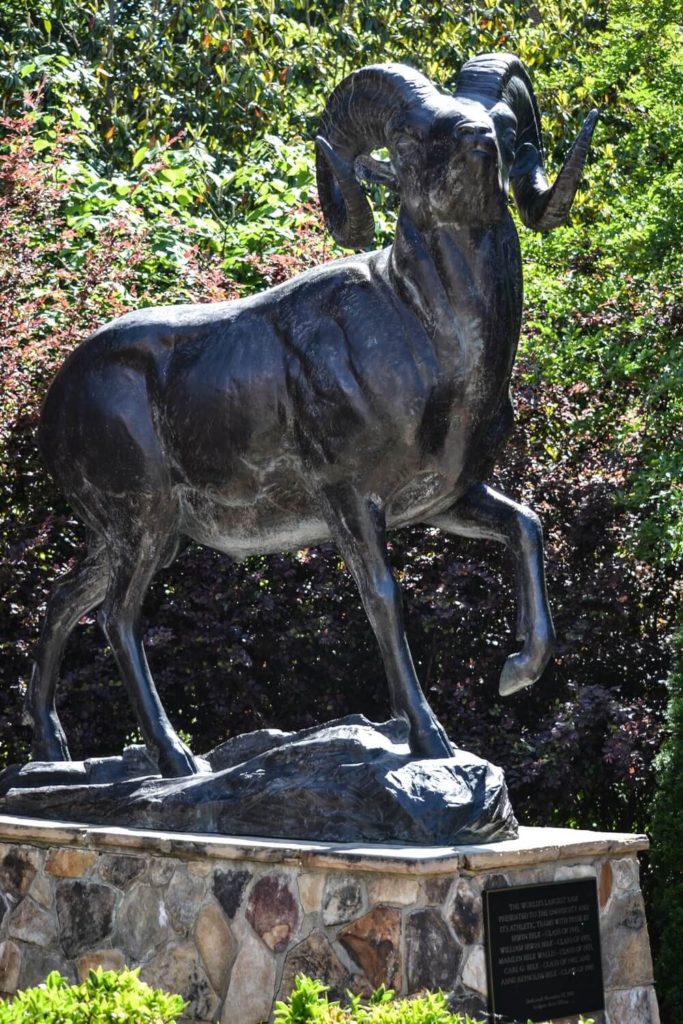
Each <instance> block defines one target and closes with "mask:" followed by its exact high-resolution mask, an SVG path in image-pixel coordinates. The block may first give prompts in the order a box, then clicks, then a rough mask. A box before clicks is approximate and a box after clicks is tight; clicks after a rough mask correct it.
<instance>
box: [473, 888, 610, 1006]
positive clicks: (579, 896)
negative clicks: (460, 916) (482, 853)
mask: <svg viewBox="0 0 683 1024" xmlns="http://www.w3.org/2000/svg"><path fill="white" fill-rule="evenodd" d="M484 919H485V926H486V959H487V971H488V983H489V1000H490V1010H491V1012H492V1013H493V1014H497V1015H498V1017H496V1019H499V1018H500V1019H501V1020H503V1021H507V1020H510V1021H524V1022H526V1021H547V1020H550V1019H552V1018H554V1017H568V1016H570V1015H572V1014H579V1013H592V1012H596V1011H599V1010H602V1009H604V1005H605V997H604V990H603V984H602V961H601V957H600V925H599V920H598V892H597V883H596V881H595V879H594V878H582V879H578V880H576V881H569V882H554V883H552V884H550V885H525V886H515V887H512V888H505V889H491V890H487V891H485V892H484Z"/></svg>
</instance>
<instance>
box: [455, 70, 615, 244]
mask: <svg viewBox="0 0 683 1024" xmlns="http://www.w3.org/2000/svg"><path fill="white" fill-rule="evenodd" d="M455 92H456V94H457V95H458V96H462V97H465V98H467V99H472V100H476V101H478V102H480V103H483V104H484V105H485V106H486V107H488V108H491V107H492V106H494V105H495V104H496V103H500V102H503V103H506V104H507V105H508V106H509V107H510V109H511V110H512V112H513V113H514V114H515V116H516V118H517V145H516V151H515V160H514V163H513V166H512V170H511V172H510V180H511V182H512V188H513V191H514V194H515V199H516V201H517V206H518V208H519V213H520V216H521V218H522V221H523V222H524V224H526V226H527V227H530V228H534V229H535V230H537V231H548V230H550V229H551V228H556V227H559V226H560V225H561V224H564V223H565V222H566V220H567V217H568V216H569V211H570V209H571V205H572V202H573V201H574V196H575V195H576V190H577V188H578V187H579V181H580V179H581V173H582V171H583V168H584V164H585V163H586V157H587V156H588V147H589V145H590V140H591V136H592V134H593V129H594V128H595V122H596V121H597V119H598V112H597V110H591V112H590V113H589V115H588V117H587V118H586V120H585V122H584V125H583V128H582V129H581V131H580V132H579V135H578V136H577V138H576V141H575V142H574V145H573V146H572V148H571V150H570V152H569V155H568V156H567V159H566V161H565V163H564V166H563V168H562V170H561V171H560V173H559V174H558V176H557V179H556V180H555V183H554V184H553V185H549V184H548V179H547V178H546V176H545V169H544V166H543V145H542V143H541V119H540V116H539V112H538V105H537V103H536V98H535V96H534V92H533V88H532V85H531V82H530V80H529V76H528V74H527V72H526V69H525V67H524V65H523V64H522V62H521V61H520V60H519V58H518V57H515V56H514V54H511V53H487V54H482V55H481V56H480V57H475V58H474V59H473V60H470V61H468V62H467V63H466V64H465V65H464V66H463V68H462V71H461V72H460V74H459V76H458V80H457V82H456V86H455Z"/></svg>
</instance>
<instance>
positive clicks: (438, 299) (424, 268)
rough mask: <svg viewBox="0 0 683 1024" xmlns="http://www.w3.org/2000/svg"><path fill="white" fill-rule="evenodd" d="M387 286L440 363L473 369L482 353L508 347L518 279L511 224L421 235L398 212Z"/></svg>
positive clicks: (515, 322) (516, 313)
mask: <svg viewBox="0 0 683 1024" xmlns="http://www.w3.org/2000/svg"><path fill="white" fill-rule="evenodd" d="M391 274H392V279H393V286H394V288H395V289H396V291H397V292H398V294H399V295H400V297H401V299H402V300H403V301H404V302H405V303H406V305H408V306H409V307H410V308H411V309H412V311H413V312H414V313H415V315H416V316H417V317H418V318H419V320H420V321H421V323H422V324H423V326H424V327H425V328H426V329H427V331H428V333H429V334H430V335H431V337H432V338H433V341H434V344H435V346H436V347H437V348H438V349H439V354H440V357H441V359H442V360H449V359H450V358H455V359H457V360H458V361H459V362H460V365H461V366H462V362H461V361H462V360H463V359H464V360H465V362H466V363H471V361H472V360H473V359H475V360H476V359H477V356H481V355H482V348H485V349H487V350H490V349H491V348H492V347H493V346H494V345H496V344H499V345H502V347H503V348H505V349H509V348H512V349H513V352H512V353H510V355H511V356H512V355H514V348H515V346H516V343H517V338H518V336H519V327H520V319H521V305H522V278H521V262H520V256H519V244H518V240H517V233H516V231H515V228H514V225H513V223H512V219H511V218H510V216H509V215H508V214H506V215H505V217H504V219H503V221H502V222H501V223H500V224H496V225H493V226H491V227H487V228H482V227H471V226H466V227H456V226H442V227H438V228H432V229H430V230H429V231H426V232H421V231H419V230H418V229H417V228H416V226H415V224H414V223H413V221H412V220H411V219H410V217H409V216H408V215H407V214H406V213H405V211H403V210H402V211H401V213H400V215H399V221H398V225H397V230H396V237H395V241H394V245H393V247H392V252H391Z"/></svg>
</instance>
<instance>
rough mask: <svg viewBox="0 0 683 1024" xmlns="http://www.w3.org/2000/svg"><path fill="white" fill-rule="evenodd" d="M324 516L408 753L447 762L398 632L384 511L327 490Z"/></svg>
mask: <svg viewBox="0 0 683 1024" xmlns="http://www.w3.org/2000/svg"><path fill="white" fill-rule="evenodd" d="M325 499H326V500H325V513H326V518H327V521H328V524H329V526H330V530H331V533H332V536H333V538H334V540H335V542H336V544H337V546H338V548H339V551H340V553H341V555H342V557H343V559H344V561H345V562H346V564H347V566H348V567H349V569H350V571H351V573H352V575H353V577H354V579H355V581H356V584H357V586H358V590H359V592H360V596H361V600H362V602H363V607H364V608H365V612H366V614H367V616H368V619H369V620H370V625H371V626H372V629H373V631H374V634H375V637H376V638H377V642H378V644H379V648H380V652H381V654H382V660H383V662H384V668H385V671H386V674H387V680H388V683H389V691H390V696H391V707H392V711H393V712H394V714H396V715H400V716H401V717H402V718H405V719H407V721H408V723H409V726H410V749H411V751H412V752H413V753H414V754H416V755H418V756H421V757H430V758H441V757H451V756H452V753H453V750H452V747H451V744H450V742H449V740H448V737H447V735H446V733H445V731H444V729H443V727H442V725H441V724H440V722H439V721H438V719H437V718H436V716H435V715H434V712H433V711H432V709H431V708H430V707H429V704H428V703H427V700H426V698H425V696H424V694H423V692H422V688H421V687H420V683H419V682H418V678H417V675H416V673H415V668H414V666H413V659H412V657H411V654H410V649H409V647H408V641H407V639H406V635H405V629H404V626H403V611H402V607H401V593H400V590H399V587H398V584H397V583H396V580H395V579H394V576H393V573H392V571H391V566H390V564H389V559H388V556H387V549H386V537H385V522H384V513H383V511H382V510H381V509H380V508H378V507H377V506H376V505H374V504H373V503H372V502H371V501H369V500H368V499H367V498H365V497H364V496H362V495H360V494H356V493H355V492H354V491H353V490H352V489H351V488H347V487H338V488H335V489H334V490H332V489H330V490H329V491H328V492H327V494H326V495H325Z"/></svg>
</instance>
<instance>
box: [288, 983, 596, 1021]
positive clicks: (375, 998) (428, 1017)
mask: <svg viewBox="0 0 683 1024" xmlns="http://www.w3.org/2000/svg"><path fill="white" fill-rule="evenodd" d="M327 992H328V988H327V986H326V985H323V983H322V982H320V981H316V980H315V979H313V978H307V977H306V976H305V975H302V974H298V975H297V977H296V979H295V982H294V991H293V992H292V994H291V995H290V997H289V999H288V1000H287V1002H286V1003H282V1002H278V1003H277V1004H276V1006H275V1022H276V1024H483V1022H482V1021H476V1020H474V1018H473V1017H470V1016H469V1015H468V1014H465V1015H464V1016H463V1015H462V1014H461V1013H451V1011H450V1010H449V1008H448V1002H447V1000H446V996H445V995H444V994H443V992H423V993H421V994H420V995H419V996H414V997H412V998H410V999H396V998H395V997H394V993H393V992H392V990H391V989H386V988H384V986H382V987H381V988H378V989H377V990H376V991H375V992H374V993H373V994H372V995H371V996H370V998H369V999H368V1000H366V1001H363V1000H362V999H361V997H360V996H354V995H351V993H348V998H349V1005H348V1006H342V1005H341V1004H340V1003H339V1002H338V1001H337V1000H333V1001H330V999H329V997H328V995H327ZM580 1024H594V1022H593V1021H589V1020H584V1018H583V1017H582V1018H581V1022H580Z"/></svg>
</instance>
